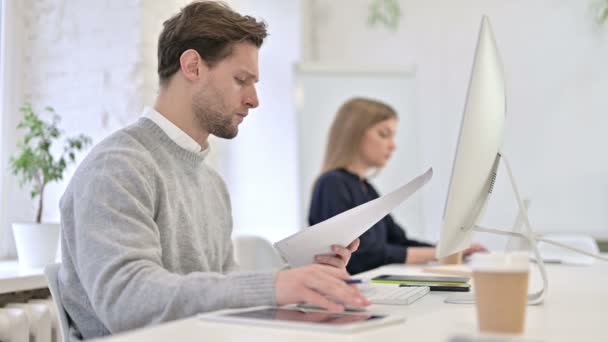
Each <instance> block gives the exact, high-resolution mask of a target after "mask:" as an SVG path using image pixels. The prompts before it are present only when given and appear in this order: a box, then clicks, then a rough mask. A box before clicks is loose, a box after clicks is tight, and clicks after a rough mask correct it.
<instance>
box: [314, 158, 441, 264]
mask: <svg viewBox="0 0 608 342" xmlns="http://www.w3.org/2000/svg"><path fill="white" fill-rule="evenodd" d="M378 197H380V196H379V195H378V192H377V191H376V189H374V187H373V186H372V185H371V184H370V183H368V182H367V180H365V179H361V178H359V176H357V175H355V174H352V173H350V172H348V171H346V170H344V169H338V170H333V171H328V172H326V173H324V174H322V175H321V176H320V177H319V179H318V180H317V182H316V184H315V188H314V190H313V194H312V200H311V202H310V211H309V214H308V223H309V224H310V225H314V224H317V223H319V222H322V221H325V220H327V219H328V218H330V217H332V216H335V215H337V214H339V213H341V212H343V211H346V210H349V209H352V208H354V207H356V206H358V205H361V204H363V203H366V202H369V201H371V200H373V199H376V198H378ZM360 240H361V244H360V245H359V249H358V250H357V251H356V252H355V253H353V255H352V257H351V259H350V262H349V263H348V265H347V267H346V269H347V270H348V272H349V273H350V274H355V273H360V272H364V271H367V270H371V269H373V268H376V267H379V266H382V265H386V264H393V263H404V262H405V259H406V257H407V248H408V247H409V246H421V247H433V245H431V244H428V243H424V242H420V241H416V240H410V239H408V238H407V235H406V233H405V230H403V229H402V228H401V227H400V226H399V225H398V224H397V223H396V222H395V221H394V220H393V218H392V217H391V215H386V216H385V217H384V218H383V219H382V220H380V221H379V222H378V223H376V224H375V225H374V226H373V227H371V228H370V229H369V230H368V231H367V232H365V233H364V234H363V235H361V237H360Z"/></svg>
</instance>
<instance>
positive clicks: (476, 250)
mask: <svg viewBox="0 0 608 342" xmlns="http://www.w3.org/2000/svg"><path fill="white" fill-rule="evenodd" d="M487 251H488V249H487V248H485V247H484V246H483V245H480V244H478V243H474V244H472V245H471V247H469V248H467V249H465V250H464V251H462V255H463V256H469V255H471V254H473V253H479V252H483V253H485V252H487Z"/></svg>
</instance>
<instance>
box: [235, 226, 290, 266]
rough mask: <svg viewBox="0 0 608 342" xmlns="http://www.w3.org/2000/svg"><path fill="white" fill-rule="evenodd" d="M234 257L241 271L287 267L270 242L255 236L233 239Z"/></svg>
mask: <svg viewBox="0 0 608 342" xmlns="http://www.w3.org/2000/svg"><path fill="white" fill-rule="evenodd" d="M233 242H234V256H235V258H236V261H237V262H238V264H239V269H240V270H241V271H268V270H273V269H279V268H283V267H285V263H284V262H283V260H282V259H281V257H280V256H279V254H278V253H277V251H276V250H275V249H274V247H272V244H271V243H270V241H268V240H266V239H264V238H262V237H259V236H254V235H243V236H237V237H235V238H234V239H233Z"/></svg>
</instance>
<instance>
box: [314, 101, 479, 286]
mask: <svg viewBox="0 0 608 342" xmlns="http://www.w3.org/2000/svg"><path fill="white" fill-rule="evenodd" d="M396 129H397V113H396V112H395V110H394V109H393V108H391V107H390V106H389V105H387V104H385V103H382V102H380V101H376V100H372V99H366V98H352V99H350V100H348V101H346V102H345V103H344V104H343V105H342V106H341V107H340V109H339V110H338V112H337V114H336V117H335V118H334V121H333V123H332V125H331V128H330V131H329V137H328V141H327V147H326V150H325V157H324V160H323V167H322V169H321V175H320V176H319V177H318V178H317V180H316V182H315V184H314V188H313V194H312V199H311V203H310V211H309V215H308V223H309V224H311V225H313V224H317V223H319V222H321V221H324V220H326V219H328V218H330V217H332V216H335V215H337V214H339V213H341V212H343V211H346V210H349V209H351V208H354V207H356V206H358V205H361V204H363V203H366V202H368V201H371V200H373V199H376V198H378V197H380V195H379V194H378V192H377V191H376V189H375V188H374V187H373V186H372V185H371V184H370V183H369V181H368V179H367V175H368V174H369V172H370V171H371V170H375V169H380V168H382V167H384V166H385V165H386V163H387V162H388V160H389V159H390V157H391V155H392V153H393V152H394V150H395V147H396V146H395V140H394V138H395V133H396ZM482 250H485V248H483V247H482V246H480V245H477V244H475V245H473V246H471V247H470V248H469V249H468V250H466V251H465V253H464V254H465V255H468V254H471V253H473V252H476V251H482ZM434 258H435V247H434V246H433V245H432V244H430V243H426V242H422V241H417V240H412V239H408V237H407V234H406V232H405V230H404V229H403V228H401V227H400V226H399V225H398V224H397V223H396V222H395V221H394V220H393V218H392V216H391V215H387V216H385V217H384V218H383V219H382V220H380V221H379V222H378V223H376V224H375V225H374V226H373V227H372V228H370V229H369V230H368V231H367V232H365V233H364V234H363V235H361V237H360V245H359V248H358V250H357V251H356V252H354V253H353V254H352V256H351V259H350V262H349V264H348V265H347V270H348V271H349V272H350V273H351V274H355V273H360V272H363V271H367V270H370V269H373V268H376V267H379V266H382V265H386V264H392V263H412V264H418V263H425V262H429V261H432V260H434Z"/></svg>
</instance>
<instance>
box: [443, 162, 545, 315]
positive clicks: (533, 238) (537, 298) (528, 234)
mask: <svg viewBox="0 0 608 342" xmlns="http://www.w3.org/2000/svg"><path fill="white" fill-rule="evenodd" d="M501 159H502V160H503V161H504V164H505V167H506V169H507V174H508V175H509V180H510V181H511V187H512V189H513V193H514V195H515V199H516V201H517V205H518V207H519V215H520V216H519V217H520V219H521V220H522V221H523V226H524V231H523V232H515V231H507V230H502V229H495V228H488V227H482V226H479V225H476V224H472V225H470V226H471V227H473V228H472V229H473V230H474V231H477V232H484V233H492V234H498V235H507V236H516V237H519V238H522V239H524V240H525V241H527V242H528V246H529V248H530V249H531V250H532V252H533V253H534V257H535V259H536V264H537V266H538V269H539V271H540V274H541V277H542V281H543V286H542V288H541V289H540V290H538V291H536V292H533V293H529V294H528V305H538V304H541V303H542V302H543V300H544V297H545V294H546V293H547V287H548V283H549V282H548V279H547V270H546V267H545V263H544V262H543V259H542V258H541V256H540V252H539V251H538V246H537V242H538V241H540V240H539V238H538V237H539V236H538V235H537V234H535V233H534V232H533V230H532V226H531V225H530V219H529V218H528V210H527V208H526V205H525V204H524V202H523V201H522V199H521V196H520V194H519V190H518V189H517V185H516V183H515V177H513V172H512V171H511V166H510V165H509V161H508V160H507V159H506V158H505V157H504V154H502V153H498V154H497V155H496V160H495V162H494V166H493V170H492V179H490V185H489V191H488V194H487V195H486V196H485V200H484V201H483V202H482V204H481V205H480V206H479V207H478V208H477V210H475V211H474V212H473V213H472V215H471V221H470V222H479V219H480V218H481V215H482V212H483V211H484V209H485V206H486V204H487V201H488V199H489V197H490V196H489V194H490V193H491V192H492V188H493V186H494V182H495V181H496V174H497V171H498V166H499V165H500V163H499V161H500V160H501ZM445 302H446V303H452V304H472V303H475V299H474V298H473V295H472V294H470V295H468V296H466V297H463V296H458V297H449V298H446V300H445Z"/></svg>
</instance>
